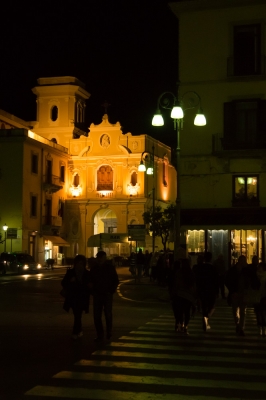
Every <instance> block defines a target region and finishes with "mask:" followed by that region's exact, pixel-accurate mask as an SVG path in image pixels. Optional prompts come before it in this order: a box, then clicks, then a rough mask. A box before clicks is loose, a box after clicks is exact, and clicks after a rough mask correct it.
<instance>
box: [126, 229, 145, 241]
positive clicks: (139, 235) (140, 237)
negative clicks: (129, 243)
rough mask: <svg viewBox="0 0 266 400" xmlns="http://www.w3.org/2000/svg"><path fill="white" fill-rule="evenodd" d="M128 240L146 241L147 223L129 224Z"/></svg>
mask: <svg viewBox="0 0 266 400" xmlns="http://www.w3.org/2000/svg"><path fill="white" fill-rule="evenodd" d="M127 229H128V240H136V241H140V242H143V241H145V235H146V228H145V225H128V226H127Z"/></svg>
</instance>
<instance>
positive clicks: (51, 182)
mask: <svg viewBox="0 0 266 400" xmlns="http://www.w3.org/2000/svg"><path fill="white" fill-rule="evenodd" d="M62 188H63V182H62V181H61V178H60V177H59V176H55V175H49V174H46V175H44V176H43V189H44V190H48V191H50V192H52V193H54V192H57V191H58V190H60V189H62Z"/></svg>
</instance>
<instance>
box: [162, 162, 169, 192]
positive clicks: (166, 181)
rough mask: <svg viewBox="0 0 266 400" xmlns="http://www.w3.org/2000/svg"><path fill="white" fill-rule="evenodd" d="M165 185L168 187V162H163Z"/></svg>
mask: <svg viewBox="0 0 266 400" xmlns="http://www.w3.org/2000/svg"><path fill="white" fill-rule="evenodd" d="M163 185H164V186H168V161H167V160H164V161H163Z"/></svg>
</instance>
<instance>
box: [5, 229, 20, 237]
mask: <svg viewBox="0 0 266 400" xmlns="http://www.w3.org/2000/svg"><path fill="white" fill-rule="evenodd" d="M17 236H18V230H17V228H7V231H6V238H7V239H17Z"/></svg>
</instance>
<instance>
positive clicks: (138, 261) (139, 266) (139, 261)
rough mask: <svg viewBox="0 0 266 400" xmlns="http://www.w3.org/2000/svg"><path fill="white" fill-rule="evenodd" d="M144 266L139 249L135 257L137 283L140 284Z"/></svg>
mask: <svg viewBox="0 0 266 400" xmlns="http://www.w3.org/2000/svg"><path fill="white" fill-rule="evenodd" d="M144 264H145V256H144V254H143V253H142V249H139V251H138V253H137V257H136V268H137V282H138V283H140V280H141V276H142V271H143V268H144Z"/></svg>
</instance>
